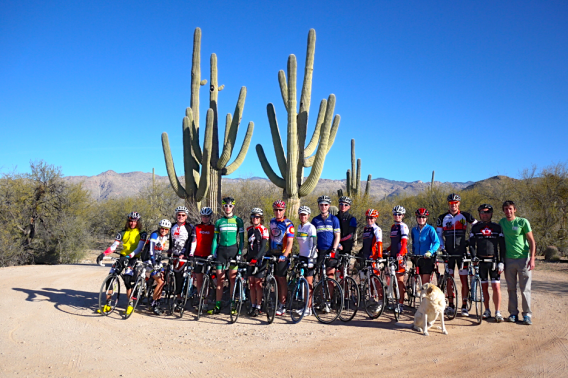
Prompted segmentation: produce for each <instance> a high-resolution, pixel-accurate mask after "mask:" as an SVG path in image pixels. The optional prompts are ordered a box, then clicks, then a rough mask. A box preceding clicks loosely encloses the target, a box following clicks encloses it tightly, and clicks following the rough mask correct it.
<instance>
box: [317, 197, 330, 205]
mask: <svg viewBox="0 0 568 378" xmlns="http://www.w3.org/2000/svg"><path fill="white" fill-rule="evenodd" d="M320 203H327V204H328V205H331V198H329V196H325V195H323V196H321V197H319V198H318V205H319V204H320Z"/></svg>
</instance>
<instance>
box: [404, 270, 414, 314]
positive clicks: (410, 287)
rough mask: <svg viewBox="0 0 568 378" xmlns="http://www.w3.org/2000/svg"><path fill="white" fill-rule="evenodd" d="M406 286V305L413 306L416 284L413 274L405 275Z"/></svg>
mask: <svg viewBox="0 0 568 378" xmlns="http://www.w3.org/2000/svg"><path fill="white" fill-rule="evenodd" d="M405 286H406V298H405V300H406V302H407V303H408V307H414V300H415V297H414V288H415V286H416V278H415V276H414V275H409V276H407V278H406V280H405Z"/></svg>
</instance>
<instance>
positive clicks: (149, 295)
mask: <svg viewBox="0 0 568 378" xmlns="http://www.w3.org/2000/svg"><path fill="white" fill-rule="evenodd" d="M153 284H154V280H153V279H149V280H148V281H146V305H147V307H148V311H150V310H152V301H153V300H154V285H153Z"/></svg>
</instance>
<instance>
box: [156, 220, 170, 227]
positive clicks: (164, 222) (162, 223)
mask: <svg viewBox="0 0 568 378" xmlns="http://www.w3.org/2000/svg"><path fill="white" fill-rule="evenodd" d="M158 226H160V228H168V229H169V228H172V222H170V221H169V220H167V219H162V220H161V221H160V223H159V224H158Z"/></svg>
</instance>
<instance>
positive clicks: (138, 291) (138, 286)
mask: <svg viewBox="0 0 568 378" xmlns="http://www.w3.org/2000/svg"><path fill="white" fill-rule="evenodd" d="M142 285H144V277H140V276H139V277H138V279H137V280H136V283H135V284H134V287H133V288H132V291H131V292H130V298H128V303H130V302H132V311H131V312H130V314H129V313H127V312H125V313H124V319H125V320H126V319H128V318H129V317H131V316H132V314H133V313H134V310H135V309H136V306H137V305H138V302H139V301H140V297H142V296H143V295H144V289H143V286H142Z"/></svg>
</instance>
